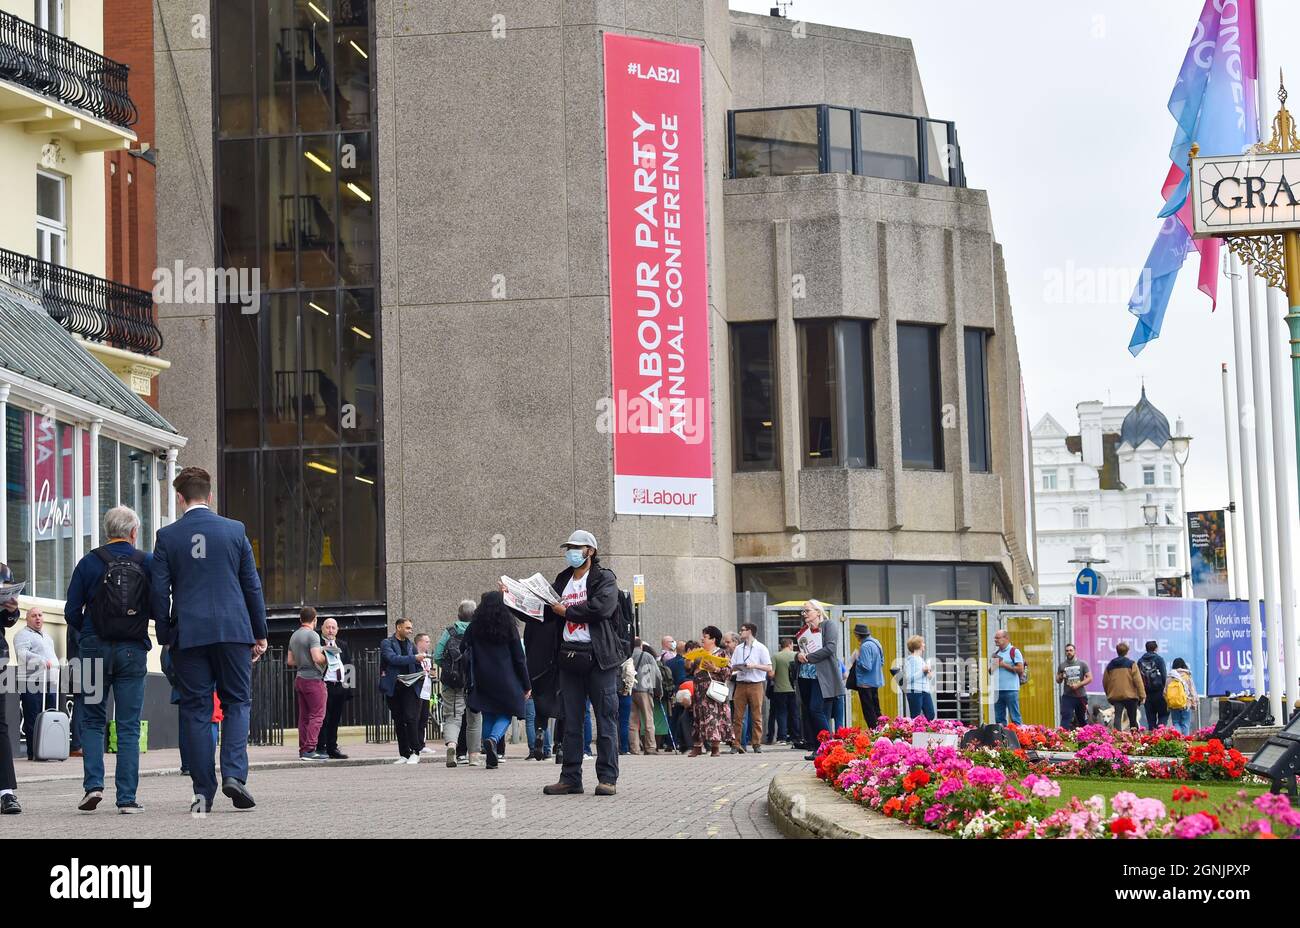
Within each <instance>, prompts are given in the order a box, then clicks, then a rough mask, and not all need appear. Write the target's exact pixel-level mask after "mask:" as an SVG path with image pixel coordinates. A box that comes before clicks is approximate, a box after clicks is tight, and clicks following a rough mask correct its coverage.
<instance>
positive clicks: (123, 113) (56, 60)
mask: <svg viewBox="0 0 1300 928" xmlns="http://www.w3.org/2000/svg"><path fill="white" fill-rule="evenodd" d="M128 71H129V69H128V68H127V66H126V65H124V64H121V63H120V62H117V61H113V60H112V59H110V58H105V57H104V56H103V55H101V54H99V53H98V52H93V51H91V50H90V49H88V48H85V47H84V46H81V45H78V44H77V43H76V42H73V41H72V40H71V39H66V38H64V37H63V36H61V35H55V34H54V33H53V32H48V31H46V30H44V29H42V28H41V27H40V26H37V25H35V24H33V23H29V22H28V21H27V20H25V19H19V18H18V17H17V16H14V15H13V14H12V13H5V12H2V11H0V80H7V81H13V82H14V83H15V84H21V85H22V86H23V87H26V88H28V89H29V90H34V91H36V92H37V93H40V94H44V95H45V96H48V97H53V98H54V99H56V100H59V101H60V102H62V103H66V104H67V105H68V106H73V107H77V108H78V109H82V110H85V111H86V112H88V113H90V114H91V115H93V116H98V117H99V118H100V119H104V120H106V121H108V122H111V123H113V124H115V125H118V126H122V127H128V126H133V125H135V123H136V120H137V119H139V116H140V114H139V111H138V110H137V109H136V106H135V104H134V103H133V102H132V101H131V94H130V93H129V91H128V90H127V74H128Z"/></svg>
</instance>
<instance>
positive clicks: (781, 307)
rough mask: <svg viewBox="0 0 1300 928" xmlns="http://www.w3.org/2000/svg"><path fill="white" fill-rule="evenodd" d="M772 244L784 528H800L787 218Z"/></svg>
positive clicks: (797, 384) (794, 344)
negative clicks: (774, 276)
mask: <svg viewBox="0 0 1300 928" xmlns="http://www.w3.org/2000/svg"><path fill="white" fill-rule="evenodd" d="M772 235H773V245H774V247H775V251H774V254H775V255H776V261H775V262H774V264H775V267H774V269H773V273H774V274H775V275H776V280H775V281H774V283H775V285H776V358H777V383H778V384H780V403H781V406H780V415H779V416H778V417H777V421H778V422H779V423H780V428H781V434H780V439H781V497H782V501H783V511H784V513H785V527H786V530H787V531H791V532H797V531H799V522H800V519H799V465H800V462H801V460H802V456H801V454H800V445H801V444H802V442H801V439H800V417H799V390H800V382H799V339H798V332H797V331H796V330H795V324H794V294H793V293H792V292H791V289H790V284H791V280H792V275H793V273H794V270H793V267H792V264H793V258H792V257H791V248H790V220H788V219H779V220H777V221H776V222H774V223H773V224H772Z"/></svg>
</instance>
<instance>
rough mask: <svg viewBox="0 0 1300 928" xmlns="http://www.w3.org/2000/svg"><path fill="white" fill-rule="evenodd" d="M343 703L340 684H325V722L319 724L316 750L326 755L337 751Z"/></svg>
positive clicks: (344, 692) (344, 696)
mask: <svg viewBox="0 0 1300 928" xmlns="http://www.w3.org/2000/svg"><path fill="white" fill-rule="evenodd" d="M399 685H400V684H399ZM345 702H347V696H346V691H345V690H344V689H343V684H342V683H326V684H325V721H323V722H321V726H320V739H319V740H318V741H317V743H316V750H318V751H324V752H325V753H327V754H328V753H329V752H330V751H337V750H338V749H339V719H341V718H342V717H343V704H344V703H345Z"/></svg>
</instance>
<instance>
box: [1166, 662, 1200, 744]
mask: <svg viewBox="0 0 1300 928" xmlns="http://www.w3.org/2000/svg"><path fill="white" fill-rule="evenodd" d="M1170 670H1171V671H1172V672H1171V673H1170V674H1169V681H1168V682H1167V683H1165V704H1166V705H1167V706H1169V724H1170V725H1172V726H1174V728H1177V729H1178V730H1179V731H1180V732H1182V733H1183V734H1184V735H1190V734H1191V733H1192V707H1193V706H1195V705H1196V699H1197V696H1196V683H1195V682H1193V680H1192V672H1191V671H1190V670H1189V669H1188V668H1187V661H1185V660H1183V659H1182V658H1181V657H1175V658H1174V662H1173V664H1172V665H1171V666H1170Z"/></svg>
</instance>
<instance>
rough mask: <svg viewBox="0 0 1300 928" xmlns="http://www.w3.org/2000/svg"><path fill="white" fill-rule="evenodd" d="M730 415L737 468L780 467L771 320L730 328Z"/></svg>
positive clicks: (763, 468) (774, 348) (740, 469)
mask: <svg viewBox="0 0 1300 928" xmlns="http://www.w3.org/2000/svg"><path fill="white" fill-rule="evenodd" d="M731 414H732V431H733V432H734V433H735V451H734V453H735V456H736V460H735V469H736V470H739V471H743V470H779V469H780V463H779V462H778V458H777V455H778V450H777V435H778V434H779V433H778V429H777V394H776V326H775V325H773V324H772V323H770V322H755V323H744V324H740V325H733V326H732V327H731Z"/></svg>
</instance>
